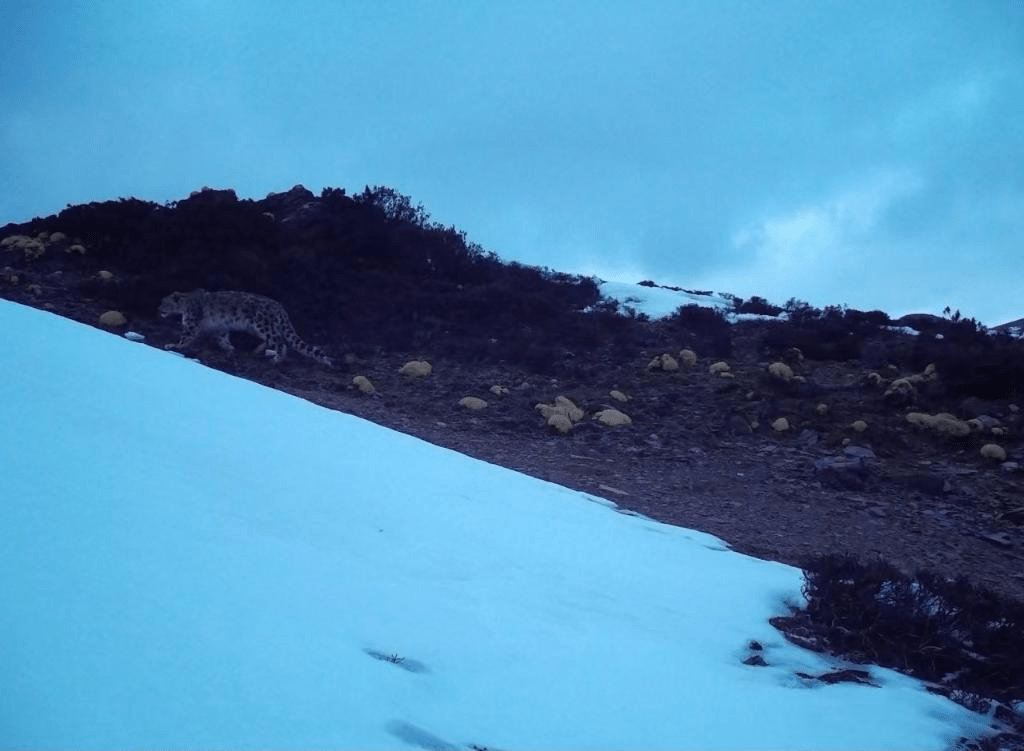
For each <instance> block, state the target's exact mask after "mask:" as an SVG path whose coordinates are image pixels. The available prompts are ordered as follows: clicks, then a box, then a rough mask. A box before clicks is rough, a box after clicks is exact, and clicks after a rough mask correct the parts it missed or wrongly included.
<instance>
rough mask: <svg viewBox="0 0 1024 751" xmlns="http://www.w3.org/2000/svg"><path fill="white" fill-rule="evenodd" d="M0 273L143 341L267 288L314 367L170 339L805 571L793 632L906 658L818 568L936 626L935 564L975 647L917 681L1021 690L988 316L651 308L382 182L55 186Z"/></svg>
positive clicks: (1003, 382) (1022, 458) (1011, 424)
mask: <svg viewBox="0 0 1024 751" xmlns="http://www.w3.org/2000/svg"><path fill="white" fill-rule="evenodd" d="M0 270H2V273H0V296H2V297H4V298H6V299H9V300H14V301H16V302H20V303H23V304H27V305H32V306H36V307H40V308H44V309H48V310H52V311H54V312H56V313H59V314H61V315H64V316H67V317H70V318H73V319H75V320H78V321H81V322H83V323H87V324H89V325H93V326H99V327H103V328H106V329H108V330H110V331H111V332H112V333H118V334H123V333H125V332H128V331H130V332H132V333H133V334H135V335H138V337H140V338H144V340H145V341H146V342H148V343H150V344H152V345H154V346H158V347H163V346H165V345H167V344H171V343H174V342H177V341H178V338H179V336H180V334H181V323H180V321H179V320H176V319H161V318H159V317H158V315H157V307H158V305H159V303H160V300H161V298H163V297H164V296H165V295H167V294H169V293H170V292H173V291H190V290H193V289H196V288H205V289H210V290H219V289H233V290H244V291H248V292H253V293H258V294H262V295H266V296H268V297H271V298H274V299H275V300H278V301H280V302H281V303H282V304H283V305H284V307H285V308H286V309H287V311H288V313H289V314H290V317H291V319H292V321H293V323H294V325H295V328H296V330H297V331H298V332H299V334H300V335H301V336H302V338H303V339H304V340H306V341H307V342H309V343H310V344H315V345H319V346H321V347H322V348H323V349H325V350H326V351H327V353H328V354H329V355H330V356H331V357H332V358H333V360H334V362H335V367H334V368H333V369H329V368H325V367H323V366H322V365H319V364H317V363H315V362H312V361H309V360H304V359H302V358H300V357H298V356H297V355H290V356H289V357H288V359H286V360H285V361H284V362H283V363H281V364H279V365H275V364H273V363H271V362H270V361H269V360H268V359H266V358H264V357H261V356H258V355H256V354H252V353H250V351H249V350H251V349H252V348H253V347H255V346H256V345H257V344H258V343H259V342H258V340H256V339H252V338H250V337H247V335H235V336H234V337H233V338H234V341H235V343H236V344H237V345H239V347H238V350H237V352H236V353H235V354H234V355H233V356H228V355H225V354H224V353H223V352H221V351H220V350H218V349H216V348H215V347H203V346H200V347H198V348H197V349H195V350H194V351H193V352H191V353H190V354H193V355H195V356H198V357H199V358H201V359H202V360H203V362H205V363H207V364H209V365H211V366H213V367H218V368H221V369H223V370H226V371H228V372H231V373H234V374H237V375H240V376H243V377H246V378H251V379H253V380H256V381H259V382H262V383H265V384H267V385H270V386H273V387H275V388H280V389H283V390H287V391H290V392H291V393H294V394H297V395H299V396H302V397H304V398H307V399H310V400H313V401H316V402H318V403H321V404H324V405H326V406H329V407H331V408H335V409H340V410H343V411H346V412H350V413H353V414H357V415H361V416H364V417H366V418H368V419H372V420H375V421H377V422H379V423H381V424H384V425H388V426H390V427H394V428H397V429H399V430H403V431H405V432H408V433H412V434H414V435H418V436H420V437H423V438H425V439H427V440H431V441H433V442H435V443H439V444H441V445H446V446H449V447H451V448H455V449H457V450H460V451H463V452H465V453H469V454H472V455H475V456H478V457H480V458H483V459H486V460H488V461H492V462H495V463H499V464H504V465H506V466H509V467H512V468H514V469H517V470H520V471H524V472H528V473H531V474H534V475H536V476H539V477H544V478H546V479H550V480H552V481H555V482H559V483H561V484H564V485H567V486H570V487H575V488H578V489H581V490H585V491H587V492H589V493H591V494H593V495H597V496H603V497H605V498H608V499H610V500H613V501H615V502H616V503H617V504H619V505H620V506H621V507H622V508H624V509H627V510H630V511H632V512H637V513H644V514H647V515H650V516H652V517H655V518H658V519H660V520H663V521H666V522H670V523H676V524H685V525H687V526H691V527H695V528H698V529H702V530H705V531H708V532H712V533H713V534H715V535H718V536H719V537H721V538H723V539H724V540H726V541H727V542H728V543H730V544H731V545H733V546H734V547H735V548H737V549H739V550H741V551H744V552H747V553H750V554H753V555H758V556H761V557H765V558H772V559H775V560H782V561H785V562H788V563H795V564H800V565H804V566H805V567H806V568H808V569H809V570H816V571H819V572H820V575H819V576H818V578H816V579H814V580H813V582H814V583H813V586H810V585H809V588H810V590H813V592H825V591H827V592H829V593H830V594H829V597H830V601H831V603H832V604H831V605H829V606H828V607H829V610H828V613H825V614H822V613H821V612H820V610H819V612H818V614H817V615H818V620H817V623H819V624H820V623H831V624H832V627H833V632H832V633H831V634H830V635H829V634H827V633H825V632H821V633H818V634H817V636H816V637H815V638H820V639H824V640H825V641H826V643H829V644H832V645H834V646H835V647H836V648H837V649H838V648H840V647H841V648H842V649H843V650H845V652H846V653H851V652H857V649H860V651H859V652H857V653H858V654H862V655H866V656H869V657H874V658H876V659H879V660H881V661H886V660H888V663H890V664H896V663H899V662H900V661H901V660H902V661H903V662H905V663H907V664H910V663H911V662H913V660H910V659H909V658H908V657H907V655H908V654H909V653H908V652H906V651H904V652H900V653H898V654H888V655H886V654H884V650H883V651H882V652H879V649H878V648H877V647H878V644H883V643H891V642H892V639H891V638H890V637H891V634H890V632H889V631H886V630H885V629H881V627H880V626H879V629H880V630H879V633H878V634H877V635H876V636H877V637H878V638H876V639H875V641H874V642H871V641H870V640H868V641H869V642H870V644H873V645H874V646H870V644H869V645H868V646H865V644H864V643H861V644H859V646H857V648H856V649H855V648H854V647H851V646H850V644H848V643H843V644H841V645H840V644H839V642H841V641H842V639H841V638H839V637H840V636H841V634H842V633H848V632H849V631H850V628H847V627H843V626H842V625H841V624H842V623H849V621H848V620H844V621H839V620H838V619H839V618H840V613H839V611H840V610H842V609H843V608H845V611H844V614H842V618H844V619H849V618H856V617H858V616H857V615H856V614H857V613H860V614H861V615H863V614H864V613H865V612H866V610H865V608H866V605H865V602H864V601H863V595H864V592H863V591H861V593H860V595H857V594H856V593H852V594H851V593H849V592H840V591H839V589H841V587H839V583H841V582H843V581H847V580H849V577H850V571H851V569H850V567H851V566H855V567H860V568H859V569H858V570H859V571H860V572H861V576H862V577H863V578H862V579H860V581H861V582H862V583H864V582H867V584H866V585H865V586H866V587H867V589H866V590H864V591H871V592H874V593H875V595H874V596H873V597H872V598H869V599H871V601H872V602H875V603H876V605H877V602H878V593H879V592H888V591H897V590H899V591H901V592H903V593H904V596H905V597H904V600H902V601H900V603H897V604H894V605H893V607H896V609H897V610H898V612H899V617H898V618H897V619H896V625H892V624H891V623H890V624H889V626H886V628H890V626H891V628H892V629H895V630H896V631H901V630H902V631H903V632H906V631H907V630H908V628H909V626H908V623H910V622H911V621H913V619H914V618H924V621H926V622H928V623H930V624H931V625H930V626H929V627H928V628H934V627H935V624H934V623H932V621H934V614H933V615H929V612H930V611H929V610H928V608H927V607H925V606H924V605H922V602H924V600H925V599H926V595H927V594H928V593H929V592H935V591H937V590H939V589H942V588H943V587H945V586H947V584H948V586H949V587H952V589H950V591H949V592H948V593H947V595H948V596H949V597H950V598H954V599H955V598H958V597H959V598H960V602H961V603H962V604H961V605H957V606H955V607H954V606H951V609H950V612H949V613H947V615H949V617H950V618H952V620H953V621H954V622H959V623H962V622H963V621H964V620H965V618H966V616H965V615H964V614H965V613H966V612H967V610H968V609H969V608H970V607H980V605H978V603H988V605H986V607H987V610H985V613H983V614H981V613H980V611H979V614H976V616H972V617H974V618H976V620H977V622H978V623H979V624H981V625H980V626H979V629H980V630H979V631H977V632H976V633H974V634H973V635H972V636H971V637H970V642H971V643H972V644H974V645H975V647H974V648H968V646H965V644H966V642H964V639H966V638H967V637H963V636H962V635H961V638H960V640H959V641H957V640H956V639H953V641H952V642H950V643H949V644H947V645H946V646H945V647H944V648H945V649H946V650H947V652H948V655H947V657H948V659H946V660H945V662H941V661H936V660H933V661H932V670H931V672H930V673H929V672H928V671H927V670H925V669H924V668H919V669H918V672H919V674H921V675H923V676H925V677H929V676H930V677H931V678H933V679H935V680H939V678H940V677H941V675H945V674H946V673H952V672H955V671H953V670H952V669H950V665H955V664H958V663H957V660H959V661H960V663H964V662H965V661H966V660H967V658H966V657H965V656H964V655H966V654H967V653H968V652H972V653H977V652H978V647H977V645H978V644H981V643H988V642H991V643H992V644H994V645H995V646H991V648H990V650H989V651H990V652H991V654H998V655H1000V657H999V660H1000V663H1001V664H1002V665H1004V667H1005V666H1010V667H1008V668H1007V670H1006V671H1004V672H1005V673H1006V674H1005V675H1004V674H1001V677H1000V679H999V681H995V682H994V683H991V684H989V685H988V686H987V687H986V689H985V690H986V691H988V692H989V695H990V696H996V697H997V698H1000V699H1003V700H1005V701H1009V700H1010V699H1011V698H1012V697H1014V696H1016V697H1018V698H1019V697H1021V696H1024V687H1022V686H1021V684H1022V683H1024V658H1021V657H1019V656H1018V657H1014V658H1012V659H1011V658H1008V657H1007V656H1006V654H1007V650H1006V648H1005V647H1004V646H999V644H1003V643H1004V642H1006V641H1007V640H1009V641H1010V642H1012V643H1013V644H1017V645H1019V644H1020V643H1022V641H1024V640H1022V638H1021V637H1022V636H1024V606H1022V605H1020V603H1024V526H1022V525H1024V473H1022V470H1021V463H1022V462H1024V415H1022V414H1021V408H1022V407H1024V341H1022V340H1020V339H1018V338H1015V337H1013V336H1011V335H1010V334H1009V333H1007V332H1005V331H1004V332H988V331H986V330H984V328H983V327H981V326H980V325H979V324H978V323H977V322H976V321H974V320H972V319H970V318H965V317H963V316H961V315H960V313H959V312H956V313H950V314H947V315H945V316H943V317H936V316H930V315H920V316H907V317H905V318H903V319H901V320H900V321H892V320H890V318H889V316H888V315H886V314H885V313H884V312H882V311H857V310H850V309H847V308H845V307H840V306H836V307H829V308H826V309H825V310H817V309H814V308H811V307H810V306H808V305H806V304H804V303H801V302H799V301H795V300H791V301H789V302H788V303H786V304H784V305H778V304H773V303H771V302H769V301H767V300H765V299H763V298H753V299H751V300H742V299H739V298H732V302H733V306H734V311H735V312H736V313H752V314H757V315H755V316H741V317H740V320H734V319H729V318H727V317H726V316H724V315H723V314H722V313H721V312H720V311H719V310H716V309H714V308H711V307H701V306H698V305H690V306H685V307H681V308H680V309H679V310H677V311H676V312H675V313H674V314H673V315H671V316H669V317H667V318H664V319H661V320H656V321H652V320H647V319H646V318H645V317H644V316H642V315H638V314H636V313H635V312H633V311H629V310H627V309H621V308H620V306H619V305H618V304H617V303H616V302H614V301H610V300H602V299H601V297H600V290H599V286H598V284H597V283H596V282H595V280H593V279H589V278H582V277H577V276H571V275H567V274H561V273H558V272H555V271H552V270H549V269H538V268H533V267H527V266H522V265H518V264H508V263H503V262H502V261H501V260H500V259H498V258H497V257H496V256H495V255H494V254H492V253H489V252H486V251H485V250H484V249H482V248H480V247H479V246H477V245H474V244H473V243H472V242H470V241H469V240H468V239H467V238H466V236H465V235H464V233H462V232H460V231H459V230H458V229H456V228H454V227H444V226H440V225H438V224H436V223H433V222H431V220H430V217H429V215H428V214H427V213H426V212H425V211H424V210H423V208H422V207H420V206H416V205H414V204H413V203H412V201H411V200H410V199H408V198H407V197H405V196H402V195H401V194H398V193H396V192H395V191H393V190H391V189H388V188H374V189H369V188H368V189H366V190H365V191H364V192H363V193H361V194H358V195H354V196H348V195H346V193H345V192H344V191H343V190H334V189H328V190H325V191H323V193H322V194H321V195H320V196H315V195H313V194H312V193H310V192H309V191H307V190H305V189H304V188H302V187H295V188H293V189H292V190H290V191H287V192H285V193H277V194H271V195H270V196H268V197H267V198H265V199H262V200H259V201H249V200H238V199H237V197H236V196H235V194H234V193H233V192H232V191H215V190H203V191H201V192H198V193H196V194H193V195H192V196H190V197H189V198H186V199H184V200H181V201H177V202H174V203H171V204H168V205H157V204H153V203H148V202H144V201H138V200H135V199H122V200H119V201H111V202H105V203H93V204H88V205H81V206H70V207H68V208H67V209H65V210H64V211H62V212H61V213H60V214H58V215H56V216H50V217H45V218H39V219H35V220H33V221H31V222H27V223H25V224H21V225H13V224H9V225H7V226H5V227H3V228H0ZM410 361H417V362H422V363H429V368H428V367H426V366H425V365H418V366H410V368H411V369H410V368H404V366H405V365H406V364H407V363H409V362H410ZM417 368H420V369H421V370H419V371H417ZM828 554H839V557H838V558H836V557H831V558H830V557H823V556H827V555H828ZM883 562H884V564H885V565H884V566H883V565H882V564H883ZM890 564H891V568H886V566H890ZM921 569H924V570H925V571H926V573H924V574H923V576H924V577H925V578H923V579H922V578H918V579H914V580H910V579H908V580H907V581H916V582H917V583H916V584H914V585H913V586H910V587H909V588H908V585H897V584H896V583H895V582H896V579H898V577H900V576H905V577H911V576H916V575H917V574H918V573H919V570H921ZM927 572H931V573H927ZM929 576H931V577H932V578H928V577H929ZM925 581H927V582H929V584H928V586H927V587H925V586H924V584H923V583H922V582H925ZM957 581H959V583H958V584H956V586H955V587H954V582H957ZM829 582H831V586H830V585H829ZM872 582H873V583H872ZM887 582H888V583H887ZM944 582H945V583H946V584H943V583H944ZM977 586H982V587H984V588H985V590H984V591H986V592H990V593H991V595H989V594H985V595H984V596H982V595H980V594H978V593H979V592H981V591H982V590H976V589H973V588H974V587H977ZM837 587H839V589H837ZM893 587H895V588H896V589H893ZM900 587H902V589H900ZM957 587H959V589H957ZM965 588H966V589H965ZM915 593H916V594H915ZM965 593H966V594H965ZM944 596H946V595H944ZM857 597H861V600H860V601H858V600H857ZM915 597H917V598H918V601H917V603H916V605H915V604H914V603H913V602H912V601H913V600H914V598H915ZM989 597H992V598H995V599H986V598H989ZM851 598H852V599H851ZM851 602H853V603H854V604H852V605H851ZM843 603H845V604H843ZM971 603H974V604H973V605H971ZM992 603H995V604H992ZM915 608H917V610H915ZM922 608H923V609H922ZM993 608H994V609H995V610H993ZM996 611H998V612H999V613H1000V614H1001V615H999V616H998V617H995V616H993V615H992V613H993V612H996ZM915 613H916V614H915ZM950 614H951V615H950ZM887 618H889V616H888V615H886V614H885V613H882V614H880V615H877V618H876V621H875V626H877V625H878V624H881V623H888V621H887V620H886V619H887ZM929 619H930V620H929ZM957 619H959V620H957ZM994 623H996V624H1003V625H1002V626H1000V627H999V628H998V629H996V631H998V633H994V632H992V629H993V628H995V627H994V626H992V624H994ZM837 624H838V625H837ZM986 624H988V625H986ZM947 625H948V624H947ZM836 628H840V630H839V631H836V630H835V629H836ZM842 628H845V629H846V630H845V631H842ZM798 629H803V631H804V633H805V637H804V638H809V637H807V634H808V633H811V634H812V635H813V631H814V630H813V628H812V627H811V626H810V625H808V624H807V623H805V622H801V623H799V624H796V625H792V627H791V631H794V633H795V631H796V630H798ZM857 629H860V630H861V631H863V629H864V624H863V623H861V624H859V625H855V626H854V627H853V630H854V631H855V632H858V633H860V631H857ZM986 629H987V630H986ZM890 630H891V629H890ZM911 630H913V629H911ZM918 630H920V629H918ZM924 630H925V631H927V630H928V629H927V628H926V629H924ZM946 631H947V632H948V631H949V628H947V629H946ZM990 632H991V633H990ZM797 638H799V637H797ZM1000 640H1003V641H1000ZM907 649H911V650H912V651H913V650H917V651H914V652H913V653H914V654H918V655H920V654H922V653H921V652H920V649H918V648H917V647H908V648H907ZM1015 649H1016V648H1015ZM1017 652H1018V653H1019V650H1017ZM944 654H945V653H944ZM949 655H952V657H949ZM993 659H994V658H993ZM1014 660H1015V661H1014ZM939 662H941V665H942V668H941V670H940V668H939V667H936V665H938V664H939ZM915 664H916V663H915ZM986 664H987V663H986ZM976 667H977V666H976ZM977 670H978V671H980V672H981V673H985V670H984V665H982V666H981V667H978V668H977ZM1007 671H1008V672H1007ZM986 674H987V673H986ZM993 680H994V679H993ZM996 684H998V687H997V688H993V686H994V685H996Z"/></svg>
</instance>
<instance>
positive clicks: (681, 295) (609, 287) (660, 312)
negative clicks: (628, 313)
mask: <svg viewBox="0 0 1024 751" xmlns="http://www.w3.org/2000/svg"><path fill="white" fill-rule="evenodd" d="M598 288H599V290H600V292H601V296H602V297H609V298H611V299H612V300H618V302H619V304H620V305H621V306H622V307H623V308H633V309H634V310H636V312H638V313H644V314H646V315H648V316H650V317H651V318H664V317H665V316H668V315H671V314H672V313H674V312H675V311H676V310H677V309H678V308H679V307H681V306H683V305H700V306H701V307H704V308H716V309H718V310H721V311H722V312H723V313H729V312H731V311H732V309H733V304H732V300H729V299H727V298H725V297H722V296H721V295H718V294H708V295H698V294H694V293H693V292H685V291H676V290H674V289H668V288H667V287H645V286H643V285H641V284H630V283H629V282H605V281H602V282H601V283H600V285H599V287H598Z"/></svg>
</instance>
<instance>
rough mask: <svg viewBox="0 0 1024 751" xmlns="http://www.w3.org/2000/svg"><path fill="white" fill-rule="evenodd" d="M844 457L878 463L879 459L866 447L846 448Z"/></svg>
mask: <svg viewBox="0 0 1024 751" xmlns="http://www.w3.org/2000/svg"><path fill="white" fill-rule="evenodd" d="M843 455H844V456H847V457H849V458H851V459H863V460H864V461H878V457H877V456H875V452H874V451H872V450H871V449H869V448H866V447H864V446H846V447H844V448H843Z"/></svg>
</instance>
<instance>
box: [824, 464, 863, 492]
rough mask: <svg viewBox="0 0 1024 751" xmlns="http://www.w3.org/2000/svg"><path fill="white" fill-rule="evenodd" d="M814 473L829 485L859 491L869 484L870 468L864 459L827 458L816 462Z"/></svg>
mask: <svg viewBox="0 0 1024 751" xmlns="http://www.w3.org/2000/svg"><path fill="white" fill-rule="evenodd" d="M814 473H815V474H816V475H817V476H818V479H819V480H821V482H823V483H825V484H827V485H831V486H833V487H837V488H844V489H847V490H857V489H860V488H863V487H864V485H865V484H866V483H867V479H868V476H869V474H870V466H869V464H868V460H866V459H864V458H862V457H849V456H835V457H833V456H826V457H823V458H821V459H818V460H816V461H815V462H814Z"/></svg>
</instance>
